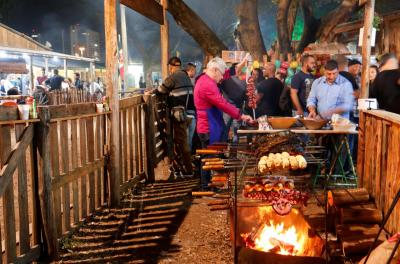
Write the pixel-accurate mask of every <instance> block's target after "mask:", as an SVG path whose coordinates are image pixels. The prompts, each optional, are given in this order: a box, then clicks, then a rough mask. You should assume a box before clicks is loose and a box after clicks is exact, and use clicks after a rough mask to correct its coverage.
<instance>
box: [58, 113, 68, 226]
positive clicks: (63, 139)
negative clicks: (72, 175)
mask: <svg viewBox="0 0 400 264" xmlns="http://www.w3.org/2000/svg"><path fill="white" fill-rule="evenodd" d="M68 130H69V129H68V121H61V125H60V143H61V144H60V146H62V147H61V160H62V165H63V173H64V174H68V173H69V140H68ZM61 177H62V176H60V178H61ZM62 189H63V197H62V198H63V199H62V200H63V232H64V233H65V232H67V231H69V230H70V229H71V212H70V210H71V209H70V202H71V199H70V189H69V183H67V184H65V185H63V186H62Z"/></svg>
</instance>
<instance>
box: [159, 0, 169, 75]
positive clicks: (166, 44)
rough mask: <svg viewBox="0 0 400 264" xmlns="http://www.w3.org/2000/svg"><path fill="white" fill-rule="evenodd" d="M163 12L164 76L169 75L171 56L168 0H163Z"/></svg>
mask: <svg viewBox="0 0 400 264" xmlns="http://www.w3.org/2000/svg"><path fill="white" fill-rule="evenodd" d="M161 4H162V12H163V17H164V19H163V24H162V25H161V27H160V34H161V71H162V78H163V80H165V79H166V78H167V77H168V65H167V64H168V57H169V28H168V19H167V8H168V0H161Z"/></svg>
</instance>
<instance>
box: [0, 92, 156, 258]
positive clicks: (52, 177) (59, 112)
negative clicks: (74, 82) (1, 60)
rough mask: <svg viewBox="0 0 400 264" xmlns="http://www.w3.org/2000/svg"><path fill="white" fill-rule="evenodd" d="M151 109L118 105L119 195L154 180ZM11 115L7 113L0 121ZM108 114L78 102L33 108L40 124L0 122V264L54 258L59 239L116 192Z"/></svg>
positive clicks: (148, 103) (136, 100)
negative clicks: (110, 163)
mask: <svg viewBox="0 0 400 264" xmlns="http://www.w3.org/2000/svg"><path fill="white" fill-rule="evenodd" d="M155 106H156V103H155V97H154V96H146V98H143V96H140V95H138V96H134V97H131V98H125V99H122V100H121V101H120V118H121V119H120V121H121V122H120V128H121V129H120V131H121V168H122V169H121V175H120V183H121V184H120V186H119V188H120V189H119V190H118V191H119V192H124V191H126V190H127V189H128V188H131V187H134V185H135V184H136V183H138V181H140V180H143V179H145V180H147V181H150V182H151V181H154V168H155V167H156V165H157V160H156V157H157V154H156V149H158V148H159V147H158V145H157V143H156V142H157V141H156V139H157V138H158V137H159V136H157V135H159V134H160V132H159V131H158V129H159V126H158V124H157V122H156V121H155V120H156V117H155V115H156V113H158V112H157V110H156V109H155ZM0 111H1V109H0ZM16 111H17V110H16V107H15V108H7V110H5V111H2V112H0V120H7V119H10V118H14V119H15V117H16V113H17V112H16ZM109 113H110V112H108V113H96V107H95V103H81V104H70V105H58V106H43V107H39V117H40V120H30V121H13V120H8V121H0V161H1V166H2V167H1V172H0V173H1V174H0V206H1V207H2V210H0V223H1V225H0V241H1V242H2V243H0V252H2V255H0V263H2V262H5V263H10V262H18V263H30V262H32V261H35V260H37V259H38V258H39V256H41V254H43V253H46V254H49V255H51V256H53V257H56V256H57V255H58V247H59V239H60V238H61V237H62V236H63V235H65V234H68V233H69V232H71V231H73V230H74V228H75V227H77V226H79V224H80V223H81V222H82V221H85V219H87V217H88V216H90V215H91V214H93V213H94V212H95V211H96V210H98V209H99V208H101V207H103V206H106V205H107V203H108V201H109V197H110V194H111V193H112V192H114V191H116V190H111V189H110V187H109V184H108V173H107V166H108V149H109V147H108V146H109V140H110V138H109V135H110V133H109V129H110V123H109V118H108V117H109ZM158 151H159V152H160V150H158ZM161 152H162V151H161ZM160 155H163V154H160Z"/></svg>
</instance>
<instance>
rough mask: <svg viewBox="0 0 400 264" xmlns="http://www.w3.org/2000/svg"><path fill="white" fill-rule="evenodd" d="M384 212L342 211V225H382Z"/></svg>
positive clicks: (366, 210) (368, 210)
mask: <svg viewBox="0 0 400 264" xmlns="http://www.w3.org/2000/svg"><path fill="white" fill-rule="evenodd" d="M382 219H383V217H382V212H381V211H380V210H378V209H368V208H361V209H352V208H341V209H340V223H342V224H351V223H354V224H357V223H363V224H380V223H381V222H382Z"/></svg>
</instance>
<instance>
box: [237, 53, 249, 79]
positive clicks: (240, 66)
mask: <svg viewBox="0 0 400 264" xmlns="http://www.w3.org/2000/svg"><path fill="white" fill-rule="evenodd" d="M249 56H250V54H249V53H247V54H246V56H244V58H243V60H242V61H241V62H240V63H239V64H237V65H236V67H235V71H236V75H238V74H239V73H240V72H241V71H242V69H243V68H244V67H245V66H246V64H247V61H248V60H249V59H248V57H249Z"/></svg>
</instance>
